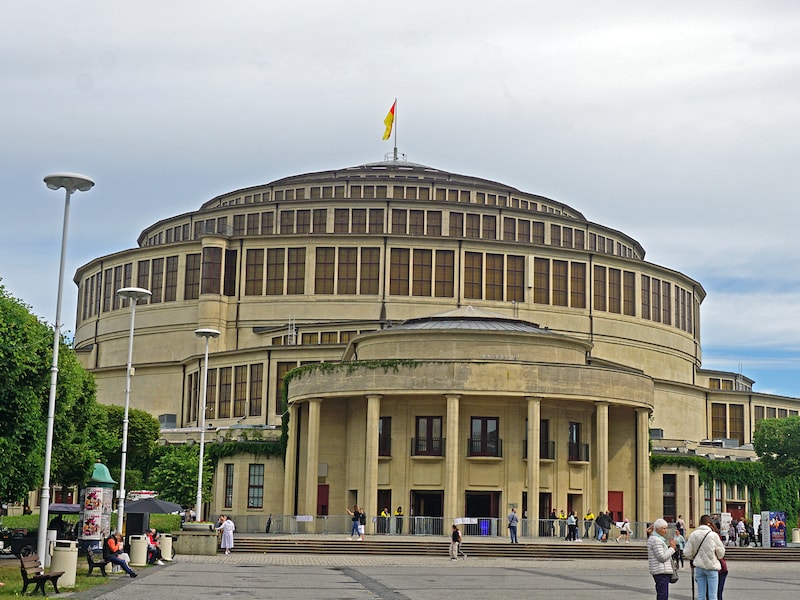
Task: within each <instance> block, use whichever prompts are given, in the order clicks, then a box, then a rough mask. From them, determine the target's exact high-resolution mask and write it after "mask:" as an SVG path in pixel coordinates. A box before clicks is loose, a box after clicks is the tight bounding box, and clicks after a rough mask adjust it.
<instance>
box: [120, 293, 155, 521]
mask: <svg viewBox="0 0 800 600" xmlns="http://www.w3.org/2000/svg"><path fill="white" fill-rule="evenodd" d="M152 295H153V294H152V292H150V290H146V289H144V288H137V287H127V288H122V289H119V290H117V296H120V297H121V298H127V299H128V300H130V301H131V328H130V333H129V334H128V367H127V369H126V371H125V412H124V414H123V417H122V462H121V463H120V475H119V499H118V500H117V533H122V522H123V518H124V517H125V493H126V492H125V467H126V464H127V462H128V410H129V407H130V401H131V363H132V362H133V324H134V320H135V319H136V303H137V302H138V301H139V300H143V299H145V298H149V297H150V296H152Z"/></svg>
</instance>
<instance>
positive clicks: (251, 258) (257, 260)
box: [244, 248, 264, 296]
mask: <svg viewBox="0 0 800 600" xmlns="http://www.w3.org/2000/svg"><path fill="white" fill-rule="evenodd" d="M263 293H264V249H263V248H259V249H250V250H248V251H247V254H246V255H245V275H244V295H245V296H260V295H262V294H263Z"/></svg>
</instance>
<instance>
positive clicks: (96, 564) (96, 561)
mask: <svg viewBox="0 0 800 600" xmlns="http://www.w3.org/2000/svg"><path fill="white" fill-rule="evenodd" d="M95 552H97V551H96V550H95V549H94V548H88V549H87V550H86V561H87V562H88V563H89V575H91V574H92V571H93V570H94V569H98V570H99V571H100V573H101V574H102V575H103V577H108V573H106V565H107V564H108V561H107V560H106V559H105V558H103V555H102V553H100V552H97V554H95Z"/></svg>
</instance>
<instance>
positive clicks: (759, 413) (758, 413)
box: [753, 406, 764, 425]
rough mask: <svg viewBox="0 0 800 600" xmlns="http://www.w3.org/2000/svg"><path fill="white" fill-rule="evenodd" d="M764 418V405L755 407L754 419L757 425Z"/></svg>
mask: <svg viewBox="0 0 800 600" xmlns="http://www.w3.org/2000/svg"><path fill="white" fill-rule="evenodd" d="M763 420H764V407H763V406H755V407H754V408H753V421H754V424H755V425H758V423H759V422H760V421H763Z"/></svg>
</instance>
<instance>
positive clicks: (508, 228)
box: [503, 217, 517, 242]
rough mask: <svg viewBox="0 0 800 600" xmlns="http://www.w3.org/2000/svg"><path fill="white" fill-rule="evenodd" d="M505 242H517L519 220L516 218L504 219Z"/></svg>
mask: <svg viewBox="0 0 800 600" xmlns="http://www.w3.org/2000/svg"><path fill="white" fill-rule="evenodd" d="M503 240H505V241H506V242H516V241H517V220H516V219H515V218H514V217H503Z"/></svg>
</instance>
